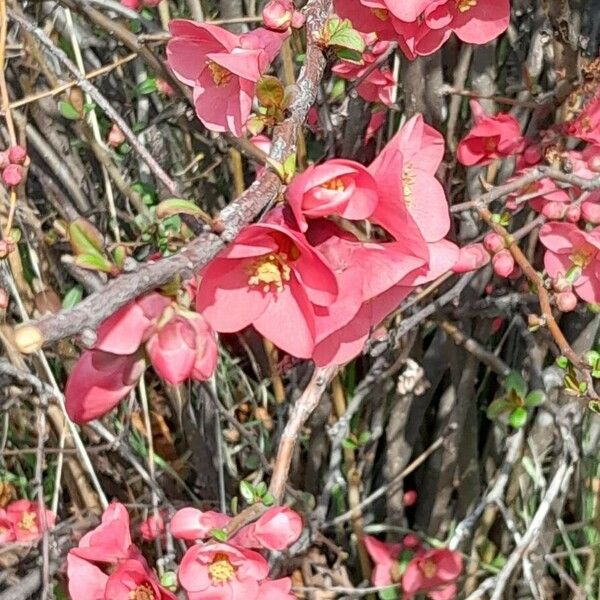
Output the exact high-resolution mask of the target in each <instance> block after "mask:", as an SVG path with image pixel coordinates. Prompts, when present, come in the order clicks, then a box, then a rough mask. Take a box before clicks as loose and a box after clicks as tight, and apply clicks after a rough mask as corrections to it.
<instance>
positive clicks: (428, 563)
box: [419, 560, 437, 579]
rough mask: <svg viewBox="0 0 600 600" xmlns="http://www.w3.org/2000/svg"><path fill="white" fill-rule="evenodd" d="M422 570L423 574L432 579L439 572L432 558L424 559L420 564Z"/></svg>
mask: <svg viewBox="0 0 600 600" xmlns="http://www.w3.org/2000/svg"><path fill="white" fill-rule="evenodd" d="M419 566H420V567H421V571H423V575H425V577H427V579H431V578H433V577H435V574H436V573H437V566H436V564H435V563H434V562H433V561H432V560H424V561H423V562H422V563H421V564H420V565H419Z"/></svg>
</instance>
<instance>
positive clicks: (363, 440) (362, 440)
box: [358, 431, 371, 446]
mask: <svg viewBox="0 0 600 600" xmlns="http://www.w3.org/2000/svg"><path fill="white" fill-rule="evenodd" d="M370 439H371V432H370V431H363V432H362V433H361V434H360V435H359V436H358V445H359V446H364V445H365V444H367V443H368V442H369V440H370Z"/></svg>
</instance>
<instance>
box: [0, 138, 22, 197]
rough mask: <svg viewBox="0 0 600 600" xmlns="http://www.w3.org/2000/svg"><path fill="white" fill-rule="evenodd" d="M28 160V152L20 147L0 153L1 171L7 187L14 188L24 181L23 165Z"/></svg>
mask: <svg viewBox="0 0 600 600" xmlns="http://www.w3.org/2000/svg"><path fill="white" fill-rule="evenodd" d="M27 158H28V157H27V150H25V148H23V146H19V145H16V146H11V147H10V148H8V149H7V150H3V151H2V152H0V170H1V171H2V181H3V182H4V184H5V185H6V186H8V187H14V186H17V185H19V184H20V183H21V181H23V165H24V164H25V162H26V161H27Z"/></svg>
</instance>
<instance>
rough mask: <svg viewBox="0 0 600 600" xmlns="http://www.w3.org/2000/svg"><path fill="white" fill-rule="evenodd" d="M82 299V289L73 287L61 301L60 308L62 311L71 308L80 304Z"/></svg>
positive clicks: (76, 286) (78, 286) (77, 286)
mask: <svg viewBox="0 0 600 600" xmlns="http://www.w3.org/2000/svg"><path fill="white" fill-rule="evenodd" d="M82 298H83V288H82V287H81V286H80V285H75V286H73V287H72V288H71V289H70V290H69V291H68V292H67V293H66V294H65V297H64V298H63V300H62V307H63V308H64V309H67V310H68V309H69V308H73V307H74V306H75V305H76V304H79V303H80V302H81V299H82Z"/></svg>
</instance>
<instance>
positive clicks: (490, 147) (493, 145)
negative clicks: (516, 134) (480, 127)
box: [483, 137, 498, 152]
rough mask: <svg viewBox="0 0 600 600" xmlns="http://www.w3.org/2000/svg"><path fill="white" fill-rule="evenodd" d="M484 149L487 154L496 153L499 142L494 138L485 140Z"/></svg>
mask: <svg viewBox="0 0 600 600" xmlns="http://www.w3.org/2000/svg"><path fill="white" fill-rule="evenodd" d="M483 147H484V149H485V151H486V152H495V151H496V150H497V149H498V140H497V139H496V138H493V137H488V138H485V142H484V145H483Z"/></svg>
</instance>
